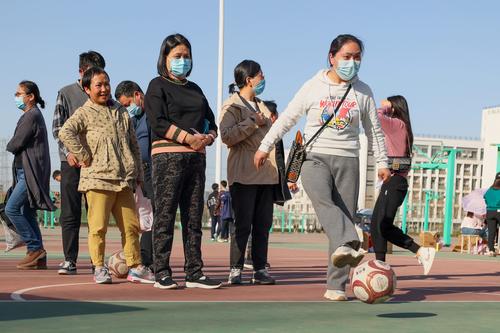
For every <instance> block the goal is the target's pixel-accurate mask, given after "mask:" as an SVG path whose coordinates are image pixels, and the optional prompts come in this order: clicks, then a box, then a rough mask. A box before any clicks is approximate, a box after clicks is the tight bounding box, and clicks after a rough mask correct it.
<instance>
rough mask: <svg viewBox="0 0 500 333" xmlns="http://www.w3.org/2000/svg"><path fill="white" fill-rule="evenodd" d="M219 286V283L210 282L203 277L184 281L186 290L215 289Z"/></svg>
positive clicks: (210, 280)
mask: <svg viewBox="0 0 500 333" xmlns="http://www.w3.org/2000/svg"><path fill="white" fill-rule="evenodd" d="M220 286H222V283H221V282H219V281H216V280H212V279H210V278H209V277H208V276H205V275H202V276H201V277H200V278H198V279H196V280H186V288H202V289H217V288H220Z"/></svg>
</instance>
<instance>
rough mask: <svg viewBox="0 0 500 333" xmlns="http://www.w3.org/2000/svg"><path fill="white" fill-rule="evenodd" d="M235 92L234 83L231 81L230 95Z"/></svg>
mask: <svg viewBox="0 0 500 333" xmlns="http://www.w3.org/2000/svg"><path fill="white" fill-rule="evenodd" d="M235 92H236V83H234V82H233V83H231V84H230V85H229V94H230V95H232V94H234V93H235Z"/></svg>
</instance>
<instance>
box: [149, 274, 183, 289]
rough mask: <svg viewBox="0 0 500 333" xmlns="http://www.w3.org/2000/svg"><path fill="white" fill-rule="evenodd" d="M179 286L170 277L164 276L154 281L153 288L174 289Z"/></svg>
mask: <svg viewBox="0 0 500 333" xmlns="http://www.w3.org/2000/svg"><path fill="white" fill-rule="evenodd" d="M178 286H179V285H178V284H177V282H175V281H174V280H172V278H171V277H170V276H164V277H162V278H161V280H160V281H156V282H155V284H154V285H153V287H155V288H159V289H176V288H177V287H178Z"/></svg>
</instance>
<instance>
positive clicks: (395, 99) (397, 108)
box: [387, 95, 413, 156]
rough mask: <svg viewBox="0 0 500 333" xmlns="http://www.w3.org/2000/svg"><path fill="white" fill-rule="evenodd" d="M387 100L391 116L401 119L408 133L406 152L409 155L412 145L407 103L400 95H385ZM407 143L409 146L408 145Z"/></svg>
mask: <svg viewBox="0 0 500 333" xmlns="http://www.w3.org/2000/svg"><path fill="white" fill-rule="evenodd" d="M387 100H388V101H389V102H391V105H392V109H393V114H392V115H393V117H395V118H398V119H401V120H402V121H403V122H404V123H405V126H406V132H407V133H408V142H407V143H406V145H407V147H406V153H407V154H408V156H411V151H412V148H411V147H412V146H413V131H412V129H411V121H410V110H409V108H408V103H407V102H406V98H404V97H403V96H401V95H396V96H390V97H387ZM408 145H409V146H408Z"/></svg>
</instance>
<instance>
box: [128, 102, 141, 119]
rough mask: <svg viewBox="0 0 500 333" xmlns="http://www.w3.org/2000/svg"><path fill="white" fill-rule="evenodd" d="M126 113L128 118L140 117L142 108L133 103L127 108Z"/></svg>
mask: <svg viewBox="0 0 500 333" xmlns="http://www.w3.org/2000/svg"><path fill="white" fill-rule="evenodd" d="M127 111H128V114H129V116H130V117H135V116H140V115H141V114H142V108H141V107H140V106H138V105H137V104H134V103H132V104H130V105H129V106H127Z"/></svg>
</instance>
